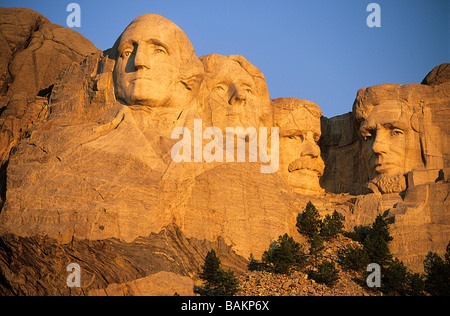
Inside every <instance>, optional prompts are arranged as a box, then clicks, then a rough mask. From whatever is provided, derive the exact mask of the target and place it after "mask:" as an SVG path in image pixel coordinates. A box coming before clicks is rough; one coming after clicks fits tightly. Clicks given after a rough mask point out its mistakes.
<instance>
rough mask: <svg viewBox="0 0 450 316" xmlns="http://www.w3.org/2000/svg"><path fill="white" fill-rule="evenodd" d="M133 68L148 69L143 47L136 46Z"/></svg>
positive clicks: (148, 65) (148, 64)
mask: <svg viewBox="0 0 450 316" xmlns="http://www.w3.org/2000/svg"><path fill="white" fill-rule="evenodd" d="M134 68H135V69H136V70H139V69H150V68H151V66H150V63H149V61H148V58H147V55H146V54H145V52H144V49H143V47H140V46H138V47H137V48H136V50H135V54H134Z"/></svg>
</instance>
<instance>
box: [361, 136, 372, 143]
mask: <svg viewBox="0 0 450 316" xmlns="http://www.w3.org/2000/svg"><path fill="white" fill-rule="evenodd" d="M361 136H362V138H363V140H364V141H365V142H368V141H369V140H371V139H372V135H371V134H363V135H361Z"/></svg>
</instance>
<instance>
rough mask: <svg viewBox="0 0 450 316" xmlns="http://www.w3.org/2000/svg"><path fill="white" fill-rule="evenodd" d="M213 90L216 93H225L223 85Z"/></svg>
mask: <svg viewBox="0 0 450 316" xmlns="http://www.w3.org/2000/svg"><path fill="white" fill-rule="evenodd" d="M214 90H216V91H218V92H223V91H225V88H224V86H223V85H221V84H219V85H217V86H215V87H214Z"/></svg>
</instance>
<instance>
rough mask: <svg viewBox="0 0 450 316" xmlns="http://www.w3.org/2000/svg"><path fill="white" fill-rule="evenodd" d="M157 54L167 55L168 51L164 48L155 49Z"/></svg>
mask: <svg viewBox="0 0 450 316" xmlns="http://www.w3.org/2000/svg"><path fill="white" fill-rule="evenodd" d="M155 53H156V54H163V55H167V51H166V50H165V49H164V48H162V47H159V48H156V49H155Z"/></svg>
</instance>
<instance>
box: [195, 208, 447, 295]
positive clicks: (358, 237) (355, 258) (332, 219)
mask: <svg viewBox="0 0 450 316" xmlns="http://www.w3.org/2000/svg"><path fill="white" fill-rule="evenodd" d="M343 228H344V218H343V217H342V216H341V215H340V214H339V213H338V212H336V211H334V212H333V214H332V215H326V216H325V217H324V218H323V219H322V218H321V216H320V214H319V212H318V210H317V209H316V207H315V206H314V205H313V204H312V203H311V202H308V204H307V205H306V207H305V210H304V211H303V212H302V213H300V214H299V215H298V217H297V229H298V232H299V233H300V234H302V235H304V236H305V237H306V238H307V240H308V242H307V243H305V244H300V243H298V242H296V241H295V240H294V238H292V237H291V236H289V235H288V234H284V235H282V236H279V237H278V239H277V241H275V242H273V243H271V244H270V245H269V249H268V250H266V251H265V252H264V253H263V256H262V259H261V261H258V260H255V259H254V258H253V257H252V256H251V257H250V263H249V265H248V269H249V270H250V271H255V270H256V271H267V272H271V273H281V274H290V273H291V272H293V271H295V270H298V271H302V270H305V268H306V267H308V266H312V267H314V268H313V269H309V270H308V271H306V272H307V273H308V275H309V277H310V278H312V279H314V280H315V281H316V282H318V283H323V284H326V285H328V286H330V287H332V286H334V285H335V284H336V283H337V282H338V281H339V279H340V277H339V269H337V268H336V263H335V262H333V261H330V260H327V259H324V260H321V259H322V252H323V250H324V248H325V247H324V242H325V241H330V240H332V239H333V238H336V237H337V236H338V235H339V234H344V235H345V236H347V237H349V238H351V239H353V240H355V241H357V242H359V246H354V245H349V246H347V247H346V248H345V249H343V250H342V251H341V252H340V253H339V254H338V258H339V259H338V260H339V261H338V263H339V264H340V266H341V267H342V268H343V269H345V270H349V271H357V272H358V273H359V275H361V277H360V278H359V280H358V282H359V283H360V284H361V285H363V286H366V287H367V284H366V278H367V276H368V272H367V271H366V268H367V266H368V265H369V264H370V263H377V264H378V265H380V267H381V287H380V288H373V289H374V290H377V291H381V292H382V293H384V294H386V295H426V294H429V295H436V296H442V295H443V296H448V295H450V242H449V245H448V246H447V249H446V254H445V256H444V258H441V257H440V256H439V255H438V254H436V253H432V252H430V253H428V255H427V256H426V258H425V260H424V271H425V274H419V273H412V272H410V271H409V270H408V269H407V267H406V266H405V265H404V263H403V262H401V261H400V260H398V259H397V258H393V256H392V254H391V253H390V250H389V245H388V244H389V242H390V241H392V237H391V235H390V233H389V225H388V223H387V222H386V221H385V220H384V219H383V217H382V216H381V215H379V216H378V217H377V218H376V219H375V221H374V222H373V223H372V224H371V225H370V227H365V228H361V227H360V228H358V229H355V231H353V232H344V231H343ZM202 270H203V272H202V273H201V274H200V278H201V279H202V280H204V281H205V285H204V286H203V287H197V289H196V291H197V292H198V293H200V294H202V295H235V294H237V293H238V292H239V282H238V280H237V278H236V277H235V276H234V273H233V272H232V271H231V270H228V271H224V270H223V269H222V268H221V266H220V260H219V258H218V257H217V256H216V253H215V251H214V250H211V251H210V252H209V253H208V254H207V256H206V259H205V264H204V265H203V266H202Z"/></svg>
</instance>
